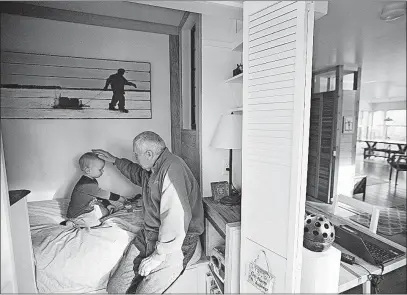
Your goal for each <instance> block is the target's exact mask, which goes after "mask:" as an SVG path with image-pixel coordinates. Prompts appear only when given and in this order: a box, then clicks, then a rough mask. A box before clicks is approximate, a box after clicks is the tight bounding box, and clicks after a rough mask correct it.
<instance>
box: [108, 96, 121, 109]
mask: <svg viewBox="0 0 407 295" xmlns="http://www.w3.org/2000/svg"><path fill="white" fill-rule="evenodd" d="M117 102H119V109H120V110H122V109H124V94H122V93H113V96H112V101H111V102H110V106H111V107H115V106H116V103H117Z"/></svg>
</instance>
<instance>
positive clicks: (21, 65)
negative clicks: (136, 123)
mask: <svg viewBox="0 0 407 295" xmlns="http://www.w3.org/2000/svg"><path fill="white" fill-rule="evenodd" d="M0 58H1V89H0V90H1V98H0V99H1V101H0V102H1V117H2V119H151V118H152V109H151V64H150V63H149V62H141V61H124V60H108V59H97V58H85V57H74V56H60V55H50V54H37V53H27V52H12V51H2V52H1V57H0ZM118 69H124V70H125V73H124V78H125V79H127V81H128V82H132V83H134V84H136V86H137V88H135V87H133V86H131V85H125V86H124V90H125V94H124V97H125V109H127V110H128V113H125V112H120V111H118V110H109V104H110V103H111V102H112V97H113V92H112V89H111V85H109V87H108V89H107V90H103V88H104V86H105V84H106V80H107V79H108V78H109V76H111V75H113V74H116V73H117V72H118ZM117 108H118V105H117V104H116V109H117Z"/></svg>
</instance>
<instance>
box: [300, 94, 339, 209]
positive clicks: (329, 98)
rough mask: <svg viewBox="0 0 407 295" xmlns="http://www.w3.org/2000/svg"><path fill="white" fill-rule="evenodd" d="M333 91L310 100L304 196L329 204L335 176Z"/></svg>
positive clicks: (335, 106) (334, 109) (316, 95)
mask: <svg viewBox="0 0 407 295" xmlns="http://www.w3.org/2000/svg"><path fill="white" fill-rule="evenodd" d="M335 97H336V94H335V92H334V91H330V92H323V93H313V94H312V97H311V112H310V134H309V153H308V172H307V195H308V196H310V197H312V198H316V199H318V200H320V201H322V202H324V203H331V197H332V193H333V189H334V175H335V173H334V172H335V142H336V110H337V99H336V98H335Z"/></svg>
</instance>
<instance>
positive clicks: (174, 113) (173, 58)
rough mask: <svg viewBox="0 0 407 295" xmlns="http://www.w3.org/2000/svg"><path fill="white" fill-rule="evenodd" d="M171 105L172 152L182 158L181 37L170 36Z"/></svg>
mask: <svg viewBox="0 0 407 295" xmlns="http://www.w3.org/2000/svg"><path fill="white" fill-rule="evenodd" d="M169 50H170V52H169V54H170V105H171V151H172V153H173V154H175V155H177V156H181V128H182V126H181V122H182V121H181V112H182V106H181V87H180V85H181V84H180V70H179V65H180V58H179V36H173V35H170V38H169Z"/></svg>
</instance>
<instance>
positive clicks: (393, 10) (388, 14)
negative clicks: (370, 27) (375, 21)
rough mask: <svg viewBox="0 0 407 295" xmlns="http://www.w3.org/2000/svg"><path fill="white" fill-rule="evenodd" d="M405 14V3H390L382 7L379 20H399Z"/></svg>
mask: <svg viewBox="0 0 407 295" xmlns="http://www.w3.org/2000/svg"><path fill="white" fill-rule="evenodd" d="M405 14H406V2H405V1H397V2H391V3H386V4H384V5H383V9H382V12H381V13H380V19H382V20H384V21H386V22H389V21H393V20H396V19H399V18H400V17H402V16H403V15H405Z"/></svg>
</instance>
